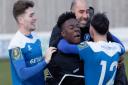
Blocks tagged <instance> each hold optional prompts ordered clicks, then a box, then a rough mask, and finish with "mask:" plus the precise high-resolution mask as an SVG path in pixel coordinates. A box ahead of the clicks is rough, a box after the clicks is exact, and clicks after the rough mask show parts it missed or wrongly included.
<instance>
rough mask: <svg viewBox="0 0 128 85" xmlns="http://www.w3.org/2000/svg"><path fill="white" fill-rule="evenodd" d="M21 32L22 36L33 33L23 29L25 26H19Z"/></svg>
mask: <svg viewBox="0 0 128 85" xmlns="http://www.w3.org/2000/svg"><path fill="white" fill-rule="evenodd" d="M19 31H20V32H21V33H22V34H24V35H28V34H30V33H31V32H30V31H28V30H27V29H26V28H25V27H23V26H19Z"/></svg>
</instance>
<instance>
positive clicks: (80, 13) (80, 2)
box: [71, 0, 89, 28]
mask: <svg viewBox="0 0 128 85" xmlns="http://www.w3.org/2000/svg"><path fill="white" fill-rule="evenodd" d="M71 11H72V12H73V13H75V15H76V19H77V20H78V22H79V25H80V27H81V28H84V27H85V26H86V24H87V21H88V17H89V13H88V6H87V3H86V0H74V1H73V2H72V4H71Z"/></svg>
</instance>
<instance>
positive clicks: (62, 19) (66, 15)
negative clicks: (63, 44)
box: [57, 12, 76, 29]
mask: <svg viewBox="0 0 128 85" xmlns="http://www.w3.org/2000/svg"><path fill="white" fill-rule="evenodd" d="M71 18H75V19H76V16H75V14H74V13H72V12H65V13H63V14H61V15H60V16H59V18H58V21H57V26H58V27H59V28H60V29H62V25H63V24H64V22H65V21H66V20H69V19H71Z"/></svg>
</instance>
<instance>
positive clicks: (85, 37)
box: [84, 33, 91, 41]
mask: <svg viewBox="0 0 128 85" xmlns="http://www.w3.org/2000/svg"><path fill="white" fill-rule="evenodd" d="M90 38H91V36H90V34H89V33H86V34H85V35H84V40H85V41H89V40H90Z"/></svg>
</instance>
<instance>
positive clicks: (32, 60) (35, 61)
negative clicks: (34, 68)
mask: <svg viewBox="0 0 128 85" xmlns="http://www.w3.org/2000/svg"><path fill="white" fill-rule="evenodd" d="M42 59H43V58H42V57H37V58H33V59H31V60H30V64H35V63H39V62H40V61H42Z"/></svg>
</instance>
